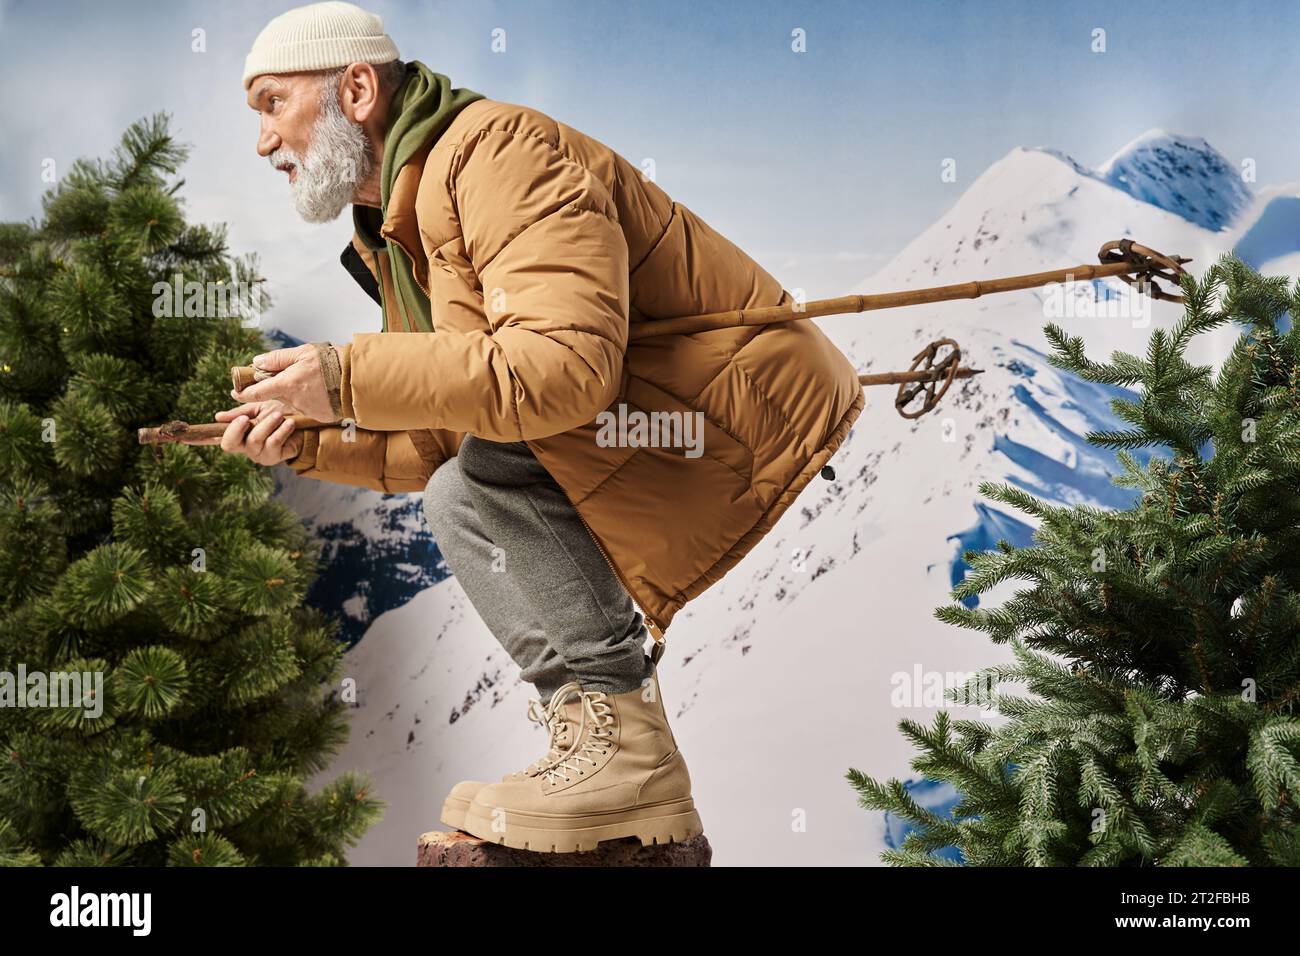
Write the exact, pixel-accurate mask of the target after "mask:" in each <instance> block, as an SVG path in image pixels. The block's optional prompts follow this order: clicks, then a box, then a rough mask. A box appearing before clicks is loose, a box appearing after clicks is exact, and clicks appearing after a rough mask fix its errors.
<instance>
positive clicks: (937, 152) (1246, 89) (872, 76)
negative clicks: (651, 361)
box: [0, 0, 1300, 341]
mask: <svg viewBox="0 0 1300 956" xmlns="http://www.w3.org/2000/svg"><path fill="white" fill-rule="evenodd" d="M294 5H295V4H293V3H276V2H271V3H253V2H248V0H242V2H241V0H234V2H202V0H191V2H184V0H181V2H145V0H137V2H122V3H113V4H106V3H89V2H87V3H81V2H59V0H38V2H28V0H0V82H2V83H3V86H2V87H0V88H3V89H4V90H6V96H5V97H4V98H3V99H2V100H0V130H2V131H3V136H2V138H0V142H3V148H2V149H0V218H3V219H21V218H26V217H28V216H31V215H33V214H35V213H36V212H37V211H38V209H39V196H40V193H41V191H42V189H43V188H44V185H45V184H44V183H42V182H41V178H40V172H41V163H42V162H43V161H44V160H45V159H47V158H53V159H54V160H55V162H56V168H57V169H58V170H59V171H60V172H62V171H63V170H66V168H67V165H68V164H69V163H70V162H71V161H72V160H73V159H75V158H76V157H78V156H83V155H100V154H103V153H104V152H106V151H107V150H108V149H110V148H111V146H112V145H113V143H114V142H115V141H116V139H117V137H118V136H119V135H120V132H121V130H122V129H123V128H124V127H125V126H126V125H127V124H128V123H129V122H130V121H131V120H133V119H135V118H137V117H139V116H141V115H144V114H147V113H150V112H153V111H155V110H159V109H165V110H168V111H170V112H172V113H173V114H174V117H175V127H176V129H177V130H178V132H179V133H180V136H181V138H182V139H184V140H186V141H187V142H189V143H191V144H192V145H193V147H194V154H193V158H192V160H191V162H190V164H189V165H188V166H187V167H186V169H185V177H186V180H187V183H186V187H185V193H184V194H185V195H186V196H187V198H188V203H189V212H190V214H191V216H192V217H194V218H198V219H202V220H209V221H211V220H222V221H226V222H228V223H229V224H230V226H231V236H232V240H233V243H234V245H235V247H236V248H237V250H238V251H257V252H259V253H260V255H261V257H262V263H263V271H264V273H265V274H266V275H267V276H268V277H269V279H270V282H271V288H272V292H273V294H275V295H276V297H277V301H278V303H279V304H278V306H277V310H276V312H275V314H274V315H273V317H272V321H273V322H274V323H275V324H278V325H281V326H282V327H285V328H286V329H287V330H288V331H290V332H292V333H293V334H295V335H299V336H302V337H307V338H333V339H335V340H340V341H341V340H345V339H346V336H347V334H348V332H349V331H351V330H356V329H373V328H377V316H376V315H375V313H374V310H373V309H372V308H370V307H369V305H368V300H366V299H364V298H360V297H359V293H356V292H355V291H354V290H352V289H350V287H349V286H348V283H349V282H350V280H348V279H346V277H345V276H344V275H343V274H342V271H341V269H340V267H339V266H338V265H337V260H336V257H337V252H338V249H339V248H341V247H342V245H343V243H344V242H345V241H346V239H347V233H348V230H347V226H346V224H345V221H344V220H342V219H341V220H339V221H337V222H335V223H331V224H327V225H320V226H312V225H307V224H305V223H302V222H301V221H300V220H298V219H297V217H296V215H295V214H294V212H293V210H292V207H291V205H290V204H289V199H288V195H287V189H286V186H285V183H284V180H283V178H282V177H278V176H276V175H275V174H274V173H273V172H272V170H271V169H270V167H269V165H268V164H267V163H266V161H265V160H262V159H260V158H258V157H257V156H256V154H255V153H254V151H253V145H254V140H255V136H256V129H257V125H256V118H255V116H254V114H253V113H252V112H251V111H249V110H248V108H247V106H246V105H245V104H244V99H243V90H242V88H241V86H240V82H239V78H240V68H241V66H242V62H243V57H244V54H245V53H246V51H247V48H248V45H249V44H250V43H251V41H252V39H253V37H254V36H255V35H256V34H257V32H258V31H259V30H260V29H261V27H262V26H263V25H264V24H265V22H266V20H268V19H269V18H270V17H271V16H273V15H275V14H276V13H278V12H280V11H281V10H284V9H287V8H288V7H290V6H294ZM362 5H363V6H367V7H368V9H372V10H374V11H376V12H378V13H380V14H381V15H383V17H384V19H385V21H386V25H387V29H388V32H389V33H390V35H392V36H393V38H394V39H395V40H396V42H397V45H398V48H399V49H400V51H401V53H402V55H403V57H404V58H407V59H420V60H423V61H424V62H425V63H427V64H428V65H429V66H431V67H432V68H433V69H435V70H438V71H440V72H443V73H446V74H447V75H449V76H450V77H451V78H452V80H453V82H454V83H456V84H457V85H461V86H468V87H471V88H473V89H476V90H478V91H479V92H481V93H484V94H485V95H487V96H490V97H492V98H495V99H500V100H506V101H510V102H517V103H526V104H528V105H530V106H533V107H536V108H538V109H541V110H543V111H545V112H547V113H549V114H551V115H552V116H554V117H555V118H556V119H559V120H561V121H563V122H565V123H568V124H569V125H571V126H575V127H577V128H578V129H581V130H582V131H584V132H586V133H588V134H590V135H592V136H595V137H596V138H597V139H600V140H602V141H604V142H606V143H608V144H609V145H610V146H612V147H614V148H615V149H617V150H618V151H619V152H621V153H623V154H624V155H625V156H627V157H628V158H629V159H630V160H632V161H633V162H634V163H637V164H640V163H641V161H642V160H644V159H646V158H652V159H653V160H654V163H655V169H656V178H657V180H658V182H659V183H660V185H662V186H663V187H664V188H665V189H666V190H667V191H668V192H669V194H670V195H672V196H673V197H674V198H675V199H677V200H679V201H681V202H683V203H685V204H686V205H688V206H690V207H691V208H692V209H694V210H695V211H696V212H697V213H698V214H700V215H701V216H702V217H703V218H705V219H706V220H707V221H708V222H709V223H710V224H711V225H713V226H714V227H715V228H717V229H719V230H720V231H721V232H723V233H724V234H725V235H727V236H729V237H730V238H732V239H733V240H735V241H736V242H738V243H739V244H740V245H741V246H742V247H744V248H745V249H746V251H748V252H749V253H750V254H751V255H753V256H754V257H755V258H756V259H758V261H759V262H760V263H761V264H763V265H764V266H765V267H766V268H768V269H769V270H770V271H772V272H773V273H774V274H775V275H776V276H777V277H778V278H779V279H780V280H781V281H782V283H783V284H785V285H786V286H787V287H788V288H795V287H798V288H802V289H804V290H806V292H807V294H808V295H809V296H810V297H819V296H826V295H839V294H842V293H845V292H848V291H851V290H852V289H853V287H854V286H855V285H856V284H857V283H858V281H859V280H861V279H862V278H864V277H865V276H867V275H869V274H870V273H872V272H873V271H875V269H876V268H878V267H879V266H880V265H881V264H883V262H884V261H886V260H887V259H888V258H890V257H891V256H892V255H894V254H895V253H896V252H897V251H898V250H900V249H901V248H902V247H903V246H904V245H905V244H906V243H907V242H908V241H910V240H911V239H912V238H913V237H914V236H915V235H916V234H917V233H918V232H920V231H921V230H922V229H924V228H925V227H926V226H927V225H928V224H929V223H930V222H932V221H933V220H934V219H935V218H936V217H937V216H938V215H939V214H941V213H942V212H943V211H944V210H945V209H946V208H948V207H949V206H950V205H951V204H952V203H953V202H954V201H955V200H956V199H957V197H958V196H959V195H960V193H961V192H962V191H963V190H964V189H965V188H966V187H967V186H969V185H970V183H971V182H973V180H974V179H975V178H976V177H977V176H978V175H979V174H980V173H981V172H982V171H983V170H984V169H985V168H987V167H988V166H989V164H991V163H992V162H994V161H996V160H997V159H999V158H1000V157H1001V156H1003V155H1005V154H1006V153H1007V152H1008V151H1009V150H1011V149H1013V148H1015V147H1017V146H1040V145H1042V146H1051V147H1055V148H1058V149H1061V150H1064V151H1066V152H1068V153H1070V154H1071V155H1072V156H1074V157H1075V158H1076V159H1077V160H1079V161H1080V162H1083V163H1085V164H1088V165H1096V164H1100V163H1102V162H1103V161H1104V160H1105V159H1106V158H1107V157H1108V156H1110V155H1111V154H1112V153H1113V152H1115V151H1116V150H1117V149H1119V148H1120V147H1121V146H1123V145H1124V144H1125V143H1127V142H1128V141H1129V140H1131V139H1132V138H1134V137H1135V136H1137V135H1138V134H1139V133H1141V132H1143V131H1144V130H1146V129H1149V128H1151V127H1163V128H1165V129H1168V130H1171V131H1174V132H1178V133H1185V134H1189V135H1195V136H1203V137H1205V138H1206V139H1207V140H1209V141H1210V143H1211V144H1212V145H1214V146H1215V147H1216V148H1218V149H1219V151H1220V152H1222V153H1223V154H1224V155H1225V156H1226V157H1227V158H1228V159H1229V160H1230V161H1232V162H1234V163H1237V162H1240V161H1241V160H1242V159H1244V158H1247V157H1249V158H1251V159H1254V160H1255V161H1256V163H1257V168H1258V177H1259V183H1260V184H1261V185H1264V184H1271V183H1280V182H1289V181H1294V180H1297V179H1300V175H1298V174H1297V168H1298V166H1297V148H1296V147H1297V141H1296V133H1295V132H1294V131H1295V130H1296V129H1297V128H1298V124H1297V118H1298V117H1297V110H1298V107H1297V101H1298V99H1300V97H1298V96H1297V94H1298V93H1300V58H1298V57H1296V55H1295V37H1296V36H1300V4H1264V3H1255V4H1249V3H1236V2H1222V0H1221V2H1218V3H1206V2H1200V0H1189V2H1184V3H1180V4H1178V5H1177V6H1171V7H1168V8H1164V9H1159V10H1157V9H1156V8H1151V7H1149V6H1148V7H1145V8H1140V7H1136V6H1133V7H1123V6H1118V5H1114V4H1101V3H1096V4H1087V5H1083V4H1074V3H1072V4H1067V3H1050V2H1042V0H1040V2H1036V3H1029V2H987V3H974V2H972V3H954V2H941V0H913V2H906V3H875V2H859V3H848V2H844V3H835V2H822V3H792V2H754V3H743V2H710V0H694V2H681V0H656V2H653V3H651V2H629V3H616V2H594V0H584V2H578V0H510V2H461V3H450V2H426V3H400V2H382V3H379V2H372V3H369V4H365V3H363V4H362ZM1097 28H1101V29H1104V30H1105V31H1106V52H1104V53H1095V52H1093V50H1092V44H1093V31H1094V29H1097ZM195 29H202V30H204V31H205V39H206V52H202V53H196V52H192V51H191V42H192V41H191V36H192V31H193V30H195ZM494 29H502V30H504V31H505V39H506V50H505V52H503V53H494V52H492V50H491V48H490V44H491V41H492V31H493V30H494ZM795 29H802V30H803V31H805V33H806V37H807V52H805V53H795V52H793V51H792V49H791V43H792V37H791V32H792V31H793V30H795ZM948 157H952V158H954V159H955V160H956V161H957V172H958V176H957V181H956V182H955V183H945V182H942V181H941V179H940V176H939V167H940V163H941V162H942V161H943V160H944V159H945V158H948Z"/></svg>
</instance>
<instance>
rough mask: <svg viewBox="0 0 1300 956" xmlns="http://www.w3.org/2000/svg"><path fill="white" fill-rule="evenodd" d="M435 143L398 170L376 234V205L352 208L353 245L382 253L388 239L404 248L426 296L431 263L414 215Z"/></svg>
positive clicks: (354, 206)
mask: <svg viewBox="0 0 1300 956" xmlns="http://www.w3.org/2000/svg"><path fill="white" fill-rule="evenodd" d="M432 146H433V144H432V143H430V144H429V146H428V147H426V148H424V149H422V150H420V151H419V152H418V153H416V154H415V155H414V156H412V157H411V158H410V160H408V161H407V163H406V164H405V165H404V166H402V168H401V169H399V170H398V171H397V177H396V179H394V180H393V188H392V191H391V192H390V193H389V196H388V208H387V210H386V214H385V216H384V219H383V221H382V223H380V224H379V226H378V233H377V235H376V233H375V231H374V229H375V227H374V225H373V223H375V222H376V221H377V220H378V219H379V210H377V209H375V208H374V207H373V206H358V205H353V207H352V223H353V245H354V246H355V245H357V244H359V243H360V244H363V245H365V246H366V247H368V248H370V249H372V250H376V251H379V250H382V249H383V240H385V239H388V240H391V241H393V242H395V243H397V245H398V246H400V247H401V249H402V251H403V252H404V253H406V257H407V258H408V259H410V260H411V264H412V267H413V269H414V272H415V281H416V282H417V283H418V284H419V286H420V288H421V289H423V290H424V291H425V292H426V294H427V293H428V291H429V263H428V261H427V260H426V259H425V257H424V255H423V250H422V249H421V243H420V223H419V220H418V219H417V218H416V214H415V197H416V194H417V193H418V192H419V189H420V177H421V176H423V175H424V163H425V160H426V159H428V157H429V149H430V148H432Z"/></svg>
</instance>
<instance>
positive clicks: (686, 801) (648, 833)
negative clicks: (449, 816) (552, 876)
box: [460, 797, 704, 853]
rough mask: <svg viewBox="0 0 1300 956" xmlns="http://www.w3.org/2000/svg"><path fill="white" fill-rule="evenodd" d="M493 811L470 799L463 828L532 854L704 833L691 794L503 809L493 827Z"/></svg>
mask: <svg viewBox="0 0 1300 956" xmlns="http://www.w3.org/2000/svg"><path fill="white" fill-rule="evenodd" d="M493 822H494V821H493V818H492V816H491V814H490V812H488V813H485V812H484V811H483V808H482V807H480V806H477V805H474V804H471V806H470V808H469V812H468V813H466V815H465V818H464V824H463V826H461V827H460V829H462V830H464V831H465V832H466V833H468V834H470V835H471V836H476V837H478V838H479V839H480V840H483V841H484V842H487V843H496V844H499V845H502V846H508V847H510V848H512V849H515V850H532V851H533V852H534V853H581V852H583V851H584V850H594V849H595V848H596V844H598V843H602V842H604V841H606V840H623V839H627V838H628V837H636V838H637V839H638V840H640V841H641V845H642V846H652V845H655V844H664V843H681V842H683V841H685V840H689V839H690V838H691V837H695V836H699V835H700V834H701V833H703V832H704V826H703V824H702V823H700V815H699V814H698V813H697V812H696V811H695V801H694V800H693V799H691V798H690V797H685V798H683V799H681V800H670V801H667V802H664V803H656V804H648V805H646V806H640V807H633V808H631V809H628V810H614V811H610V812H608V813H587V814H582V815H579V816H555V815H548V814H541V813H527V812H524V811H510V812H507V813H505V814H504V826H502V825H501V824H498V825H497V829H495V830H494V829H493Z"/></svg>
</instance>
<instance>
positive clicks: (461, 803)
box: [439, 797, 474, 830]
mask: <svg viewBox="0 0 1300 956" xmlns="http://www.w3.org/2000/svg"><path fill="white" fill-rule="evenodd" d="M473 802H474V801H472V800H466V799H464V798H462V797H448V798H447V799H446V800H444V801H443V803H442V816H441V817H440V818H439V819H440V820H442V822H443V823H445V824H446V825H447V826H449V827H451V828H452V829H453V830H464V829H465V815H466V814H467V813H469V805H470V804H471V803H473Z"/></svg>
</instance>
